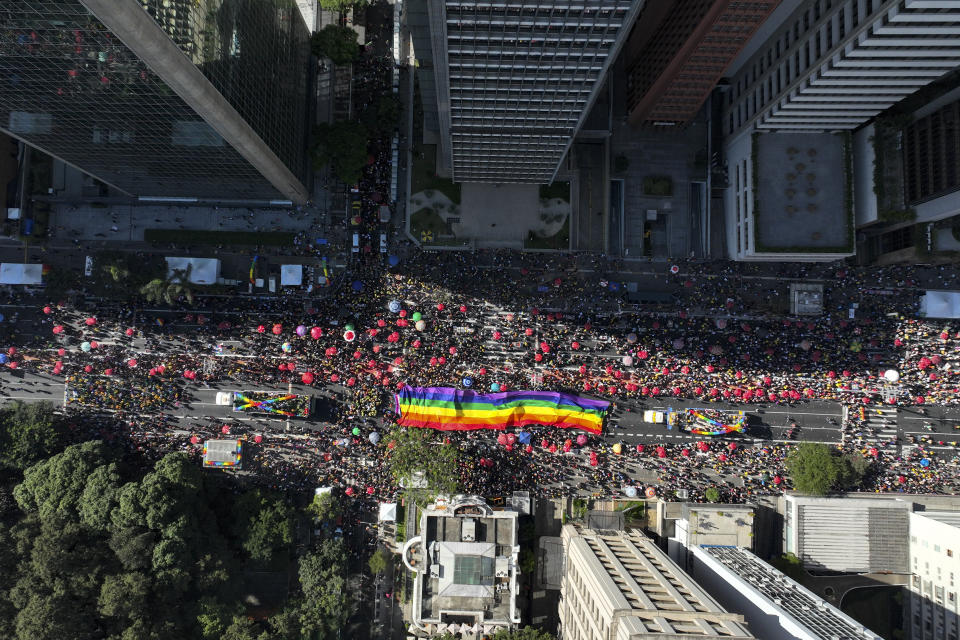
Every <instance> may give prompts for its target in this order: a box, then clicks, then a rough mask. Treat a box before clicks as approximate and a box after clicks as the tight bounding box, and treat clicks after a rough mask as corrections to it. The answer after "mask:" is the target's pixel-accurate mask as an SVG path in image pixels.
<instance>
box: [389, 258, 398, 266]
mask: <svg viewBox="0 0 960 640" xmlns="http://www.w3.org/2000/svg"><path fill="white" fill-rule="evenodd" d="M387 261H388V262H389V263H390V266H391V267H395V266H397V265H398V264H400V256H389V257H388V258H387Z"/></svg>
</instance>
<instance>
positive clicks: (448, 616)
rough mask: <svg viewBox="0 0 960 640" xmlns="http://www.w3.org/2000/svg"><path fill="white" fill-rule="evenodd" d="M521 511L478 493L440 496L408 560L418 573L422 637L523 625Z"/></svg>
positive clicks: (424, 516)
mask: <svg viewBox="0 0 960 640" xmlns="http://www.w3.org/2000/svg"><path fill="white" fill-rule="evenodd" d="M517 515H518V513H517V512H516V511H494V510H493V509H492V508H491V507H490V505H488V504H487V503H486V502H485V501H484V500H483V498H480V497H478V496H455V497H454V498H453V499H451V500H449V501H448V500H446V499H444V498H438V499H437V501H436V502H435V503H434V504H432V505H430V506H428V507H426V508H425V509H423V511H422V513H421V516H420V530H419V533H418V535H416V536H414V537H412V538H411V539H410V540H408V541H407V543H406V544H405V545H404V547H403V551H402V558H403V562H404V564H405V565H406V566H407V568H408V569H409V570H410V571H413V572H414V573H415V574H416V577H415V580H414V588H413V599H412V603H411V609H410V610H411V617H412V620H413V627H414V629H415V630H416V631H417V633H418V635H424V636H430V635H440V634H443V633H445V632H447V631H450V632H452V633H454V634H459V633H460V632H461V631H465V630H466V629H470V630H471V632H472V633H473V634H474V635H483V634H490V633H493V632H495V631H496V630H497V629H512V628H514V626H515V625H517V624H519V623H520V612H519V610H518V609H517V576H518V575H519V573H520V569H519V567H518V565H517V555H518V554H519V552H520V546H519V544H518V542H517V541H518V533H519V532H518V530H517Z"/></svg>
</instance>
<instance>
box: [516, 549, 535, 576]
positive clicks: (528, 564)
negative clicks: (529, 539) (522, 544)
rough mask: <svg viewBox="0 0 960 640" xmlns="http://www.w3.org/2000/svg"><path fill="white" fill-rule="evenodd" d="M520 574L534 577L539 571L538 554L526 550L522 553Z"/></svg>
mask: <svg viewBox="0 0 960 640" xmlns="http://www.w3.org/2000/svg"><path fill="white" fill-rule="evenodd" d="M519 561H520V573H525V574H528V575H532V574H533V572H534V571H536V570H537V554H535V553H534V552H533V550H532V549H529V548H525V549H523V550H522V551H521V552H520V560H519Z"/></svg>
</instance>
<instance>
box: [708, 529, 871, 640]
mask: <svg viewBox="0 0 960 640" xmlns="http://www.w3.org/2000/svg"><path fill="white" fill-rule="evenodd" d="M691 552H692V553H691V555H692V560H693V567H692V569H691V574H690V575H692V576H693V578H694V580H696V581H697V584H699V585H700V586H702V587H703V588H704V589H706V590H707V591H708V592H709V593H710V595H712V596H714V597H715V598H716V599H717V600H718V601H719V602H720V603H721V604H722V605H723V606H724V607H726V608H728V609H730V610H732V611H736V612H738V613H742V614H743V616H744V618H746V620H747V623H748V624H749V625H750V629H751V630H752V631H753V632H754V633H755V634H757V636H758V637H760V638H776V639H777V640H837V639H838V638H843V640H881V636H880V635H878V634H877V633H874V632H873V631H871V630H870V629H868V628H867V627H865V626H863V625H862V624H860V623H859V622H857V621H856V620H854V619H853V618H851V617H850V616H848V615H847V614H845V613H843V612H842V611H841V610H840V609H838V608H837V607H835V606H833V605H832V604H830V603H829V602H827V601H826V600H824V599H823V598H821V597H820V596H818V595H816V594H815V593H813V592H811V591H810V590H809V589H806V588H804V587H803V586H801V585H799V584H797V583H796V582H794V581H793V580H791V579H790V578H788V577H787V576H785V575H784V574H783V573H782V572H781V571H779V570H778V569H775V568H774V567H771V566H770V565H769V564H767V563H766V562H764V561H763V560H761V559H760V558H758V557H757V556H755V555H754V554H752V553H750V551H748V550H747V549H743V548H741V547H735V546H726V545H723V546H711V545H700V546H697V547H691Z"/></svg>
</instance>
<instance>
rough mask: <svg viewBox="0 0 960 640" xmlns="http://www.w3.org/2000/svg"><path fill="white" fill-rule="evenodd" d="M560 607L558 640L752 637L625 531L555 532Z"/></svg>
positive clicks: (650, 546) (651, 546) (648, 544)
mask: <svg viewBox="0 0 960 640" xmlns="http://www.w3.org/2000/svg"><path fill="white" fill-rule="evenodd" d="M562 537H563V546H564V550H565V553H566V567H565V571H564V576H563V586H562V589H561V601H560V633H561V635H562V637H563V638H564V640H591V639H593V638H601V637H602V638H615V639H616V640H641V639H643V640H649V639H651V638H656V637H657V636H663V637H664V638H671V639H672V640H693V639H696V638H707V637H710V638H716V637H722V638H726V639H728V640H746V639H748V638H753V637H754V636H753V635H752V634H751V633H750V632H749V631H748V630H747V628H746V625H745V624H744V623H743V616H741V615H738V614H736V613H729V612H728V611H726V610H725V609H723V607H721V606H720V605H719V604H717V601H716V600H714V599H713V598H712V597H710V596H709V595H708V594H707V593H706V592H705V591H704V590H703V589H701V588H700V586H699V585H698V584H697V583H696V582H694V581H693V579H692V578H691V577H690V576H689V575H687V574H686V573H684V572H683V571H682V570H681V569H680V568H679V567H678V566H677V565H676V564H674V563H673V561H672V560H670V558H668V557H667V555H666V554H665V553H664V552H663V551H661V550H660V548H659V547H657V545H656V544H655V543H654V542H653V541H652V540H650V539H649V538H647V537H646V536H644V535H643V534H641V533H639V532H636V531H631V532H629V533H628V532H623V531H608V530H604V531H597V530H592V529H584V530H578V529H577V528H576V527H574V526H573V525H566V526H564V527H563V533H562Z"/></svg>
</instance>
